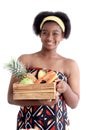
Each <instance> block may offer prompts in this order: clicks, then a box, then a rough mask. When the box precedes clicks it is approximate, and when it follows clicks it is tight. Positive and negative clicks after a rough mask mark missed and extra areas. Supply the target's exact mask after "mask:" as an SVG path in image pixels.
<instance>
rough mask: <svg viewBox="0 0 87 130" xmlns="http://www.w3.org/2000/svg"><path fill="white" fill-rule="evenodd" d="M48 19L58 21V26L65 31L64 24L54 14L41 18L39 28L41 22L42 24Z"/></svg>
mask: <svg viewBox="0 0 87 130" xmlns="http://www.w3.org/2000/svg"><path fill="white" fill-rule="evenodd" d="M49 20H50V21H54V22H56V23H58V24H59V26H60V27H61V28H62V31H63V32H65V25H64V23H63V21H62V20H61V19H60V18H58V17H56V16H48V17H45V18H44V19H43V21H42V22H41V24H40V30H41V29H42V26H43V24H44V23H45V22H46V21H49Z"/></svg>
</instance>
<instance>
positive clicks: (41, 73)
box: [38, 70, 47, 79]
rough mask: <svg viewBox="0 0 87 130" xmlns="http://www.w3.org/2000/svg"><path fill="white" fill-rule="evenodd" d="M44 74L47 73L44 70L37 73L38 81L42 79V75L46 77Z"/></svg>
mask: <svg viewBox="0 0 87 130" xmlns="http://www.w3.org/2000/svg"><path fill="white" fill-rule="evenodd" d="M46 73H47V72H46V70H39V72H38V79H39V78H41V77H43V76H44V75H46Z"/></svg>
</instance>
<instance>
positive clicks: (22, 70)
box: [5, 59, 36, 84]
mask: <svg viewBox="0 0 87 130" xmlns="http://www.w3.org/2000/svg"><path fill="white" fill-rule="evenodd" d="M5 67H6V68H7V69H8V70H9V71H10V72H11V73H12V74H13V76H15V77H17V78H19V79H20V80H21V81H20V82H19V83H20V84H32V83H34V81H35V80H36V78H35V76H34V75H33V74H30V73H27V70H26V67H25V65H23V64H22V63H21V62H20V61H19V60H14V59H12V60H11V61H10V62H9V63H7V64H6V66H5Z"/></svg>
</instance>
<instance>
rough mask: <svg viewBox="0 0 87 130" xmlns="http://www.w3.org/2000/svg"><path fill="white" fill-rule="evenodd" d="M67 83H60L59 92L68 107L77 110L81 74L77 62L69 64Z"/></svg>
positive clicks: (58, 85)
mask: <svg viewBox="0 0 87 130" xmlns="http://www.w3.org/2000/svg"><path fill="white" fill-rule="evenodd" d="M66 66H67V68H68V69H67V74H66V75H67V82H65V81H59V83H58V84H57V91H58V92H60V93H62V94H63V96H64V99H65V101H66V103H67V105H68V106H70V107H71V108H75V107H76V106H77V105H78V102H79V98H80V72H79V68H78V65H77V63H76V62H75V61H71V62H68V65H66Z"/></svg>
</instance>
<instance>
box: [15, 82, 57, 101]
mask: <svg viewBox="0 0 87 130" xmlns="http://www.w3.org/2000/svg"><path fill="white" fill-rule="evenodd" d="M55 93H56V88H55V83H50V84H47V83H43V84H27V85H23V84H18V83H14V84H13V99H14V100H22V99H23V100H26V99H28V100H29V99H31V100H32V99H34V100H35V99H36V100H37V99H55Z"/></svg>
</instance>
